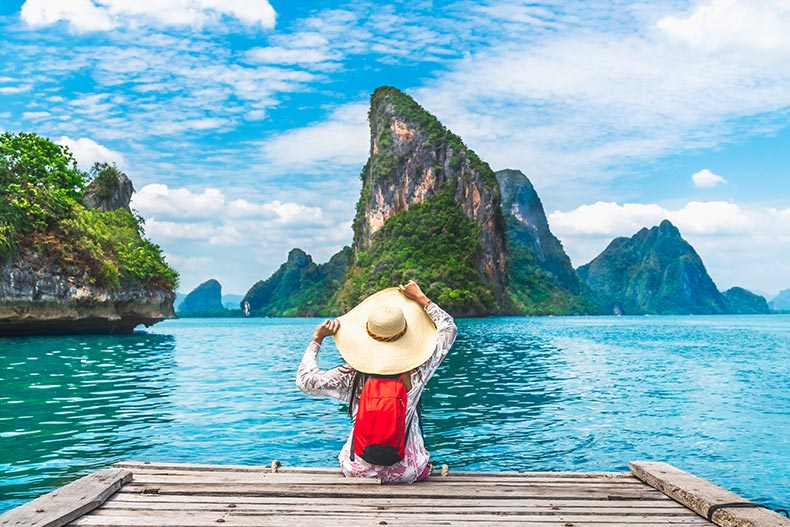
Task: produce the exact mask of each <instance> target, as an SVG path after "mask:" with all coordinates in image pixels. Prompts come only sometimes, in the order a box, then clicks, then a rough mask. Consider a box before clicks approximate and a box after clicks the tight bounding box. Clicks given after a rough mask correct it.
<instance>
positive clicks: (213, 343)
mask: <svg viewBox="0 0 790 527" xmlns="http://www.w3.org/2000/svg"><path fill="white" fill-rule="evenodd" d="M319 322H320V321H319V320H315V319H254V320H250V319H215V320H200V319H184V320H177V321H168V322H165V323H162V324H159V325H157V326H155V327H154V328H152V329H151V330H148V331H147V332H139V333H137V334H135V335H131V336H117V337H100V336H96V337H89V336H80V337H49V338H9V339H0V470H2V474H3V477H2V481H0V511H1V510H4V509H6V508H9V507H11V506H13V505H16V504H18V503H19V502H20V501H21V500H26V499H30V498H32V497H35V496H36V495H38V494H40V493H42V492H44V491H46V490H50V489H52V488H54V487H57V486H59V485H61V484H63V483H64V482H66V481H70V480H73V479H75V478H76V476H77V475H80V474H83V473H85V472H88V471H91V470H94V469H97V468H101V467H106V466H108V465H110V464H112V463H113V462H116V461H120V460H126V459H140V460H152V461H167V462H194V463H234V464H235V463H239V464H262V465H268V464H269V463H270V462H271V461H272V460H273V459H279V460H281V461H282V462H283V463H284V464H286V465H292V466H293V465H301V466H334V465H335V464H336V463H337V459H336V456H337V451H338V450H339V449H340V446H341V444H342V443H343V441H344V439H345V437H346V436H347V434H348V430H349V423H348V418H347V417H346V415H345V414H344V410H343V408H342V407H341V406H340V405H339V404H337V403H336V402H335V401H332V400H329V399H317V398H310V397H307V396H305V395H303V394H302V393H301V392H299V391H298V390H297V389H296V387H295V385H294V373H295V370H296V367H297V365H298V363H299V360H300V359H301V356H302V353H303V351H304V347H305V345H306V344H307V342H308V341H309V338H310V335H311V334H312V332H313V329H314V327H315V325H316V324H318V323H319ZM458 324H459V327H460V334H459V337H458V340H457V342H456V344H455V346H454V347H453V349H452V350H451V352H450V355H449V356H448V358H447V359H446V360H445V362H444V364H442V366H441V367H440V368H439V371H438V372H437V374H436V377H435V378H434V379H433V380H432V381H431V382H430V384H429V386H428V388H427V389H426V392H425V394H424V410H423V417H424V419H423V422H424V428H425V433H426V441H427V444H428V447H429V450H430V451H431V453H432V455H433V458H434V461H435V462H437V463H448V464H449V465H450V466H451V467H452V468H454V469H476V470H580V471H581V470H627V462H628V461H629V460H637V459H642V460H645V459H646V460H660V461H666V462H669V463H672V464H675V465H676V466H678V467H680V468H683V469H685V470H688V471H691V472H694V473H697V474H699V475H701V476H703V477H706V478H708V479H711V480H713V481H714V482H715V483H717V484H719V485H722V486H725V487H727V488H730V489H732V490H734V491H735V492H738V493H740V494H742V495H743V496H745V497H746V498H748V499H752V500H755V501H758V502H761V503H764V504H767V505H772V506H774V507H777V506H779V505H784V506H785V508H786V507H787V505H790V481H788V479H787V474H790V439H788V438H790V412H789V411H788V408H790V389H788V388H790V382H789V381H788V379H790V360H789V359H790V316H753V317H748V316H747V317H619V318H607V317H597V318H497V319H479V320H460V321H458ZM320 362H321V365H322V367H325V368H329V367H332V366H334V365H337V364H339V362H340V357H339V355H338V353H337V350H336V349H335V348H334V346H333V345H332V342H331V340H328V341H326V343H325V345H324V349H323V350H322V352H321V357H320Z"/></svg>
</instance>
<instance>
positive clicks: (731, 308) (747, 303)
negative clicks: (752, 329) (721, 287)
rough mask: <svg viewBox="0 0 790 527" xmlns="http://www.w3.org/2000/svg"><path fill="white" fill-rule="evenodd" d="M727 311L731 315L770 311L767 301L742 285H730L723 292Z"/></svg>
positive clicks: (761, 313) (762, 313)
mask: <svg viewBox="0 0 790 527" xmlns="http://www.w3.org/2000/svg"><path fill="white" fill-rule="evenodd" d="M723 295H724V300H725V302H726V303H727V313H729V314H732V315H764V314H768V313H770V312H771V310H770V308H769V307H768V301H767V300H766V299H765V298H764V297H762V296H760V295H756V294H754V293H752V292H751V291H748V290H746V289H744V288H742V287H731V288H730V289H727V290H726V291H724V293H723Z"/></svg>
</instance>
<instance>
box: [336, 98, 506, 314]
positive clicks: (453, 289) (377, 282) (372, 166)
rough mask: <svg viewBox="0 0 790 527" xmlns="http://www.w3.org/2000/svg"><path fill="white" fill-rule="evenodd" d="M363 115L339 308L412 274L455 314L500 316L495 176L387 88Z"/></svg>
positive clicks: (502, 272) (501, 248)
mask: <svg viewBox="0 0 790 527" xmlns="http://www.w3.org/2000/svg"><path fill="white" fill-rule="evenodd" d="M369 119H370V157H369V159H368V162H367V164H366V165H365V168H364V169H363V170H362V174H361V177H362V193H361V195H360V199H359V202H358V204H357V213H356V217H355V219H354V253H353V255H352V261H351V264H350V270H349V276H348V277H347V278H348V280H347V281H346V284H345V286H344V288H343V290H341V291H340V293H339V295H338V298H337V304H338V307H339V308H340V309H341V310H345V309H348V308H349V307H350V306H352V305H353V304H355V303H356V302H358V301H359V300H360V299H362V298H364V297H365V296H367V295H368V294H370V293H372V292H374V291H375V290H377V289H379V288H380V287H383V286H384V285H385V284H386V285H387V286H391V285H392V284H395V283H398V282H402V281H405V280H407V279H409V278H414V279H417V280H418V281H421V282H422V283H423V284H425V285H426V287H432V290H431V291H428V294H429V295H433V296H434V297H435V298H436V299H437V302H439V301H441V302H442V303H443V304H444V305H445V306H447V307H448V308H449V309H453V310H454V311H455V312H456V313H458V314H485V313H497V312H503V311H507V310H509V309H510V301H509V297H508V295H507V293H506V290H507V276H506V269H505V265H506V254H505V240H504V228H503V225H504V221H503V218H502V213H501V208H500V191H499V185H498V184H497V181H496V177H495V175H494V172H493V171H492V170H491V168H490V167H489V166H488V165H487V164H486V163H484V162H482V161H481V160H480V159H479V158H478V157H477V155H476V154H475V153H474V152H473V151H471V150H470V149H468V148H467V147H466V146H465V145H464V144H463V142H462V141H461V139H460V138H459V137H458V136H456V135H455V134H453V133H452V132H450V131H449V130H447V129H446V128H445V127H444V126H443V125H442V124H441V123H440V122H439V121H438V120H437V119H436V118H435V117H434V116H433V115H431V114H429V113H428V112H426V111H425V110H424V109H423V108H422V107H420V106H419V105H418V104H417V103H416V102H415V101H414V100H413V99H412V98H410V97H409V96H407V95H406V94H404V93H402V92H400V91H399V90H397V89H395V88H391V87H382V88H378V89H377V90H376V91H375V92H374V93H373V95H372V97H371V107H370V112H369ZM395 218H397V221H395V223H392V221H393V220H394V219H395ZM431 218H433V219H431ZM432 284H434V285H433V286H432Z"/></svg>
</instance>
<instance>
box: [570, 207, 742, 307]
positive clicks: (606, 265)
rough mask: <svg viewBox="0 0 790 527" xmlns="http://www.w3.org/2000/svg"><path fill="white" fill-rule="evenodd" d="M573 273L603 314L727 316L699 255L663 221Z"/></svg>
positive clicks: (611, 247) (616, 243) (623, 240)
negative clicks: (719, 314) (591, 295)
mask: <svg viewBox="0 0 790 527" xmlns="http://www.w3.org/2000/svg"><path fill="white" fill-rule="evenodd" d="M577 273H578V275H579V277H580V278H581V279H582V280H583V281H584V282H585V283H586V284H587V285H588V286H589V287H590V289H591V290H592V292H593V294H594V295H595V297H596V300H597V302H598V303H599V304H600V305H601V307H602V308H603V310H604V311H605V312H607V313H624V314H657V315H685V314H718V313H726V312H727V311H728V304H727V301H726V300H725V298H724V296H723V295H722V294H721V293H720V292H719V290H718V289H717V288H716V284H714V283H713V280H712V279H711V278H710V276H709V275H708V272H707V271H706V270H705V266H704V265H703V263H702V260H701V259H700V257H699V255H698V254H697V253H696V251H695V250H694V248H693V247H692V246H691V245H689V243H688V242H686V240H684V239H683V238H682V237H681V235H680V231H678V229H677V228H676V227H675V226H674V225H672V223H670V222H669V221H667V220H664V221H663V222H661V224H660V225H659V226H658V227H653V228H651V229H647V228H645V229H642V230H640V231H639V232H638V233H636V234H635V235H634V236H632V237H631V238H616V239H615V240H613V241H612V242H611V243H610V244H609V246H608V247H607V248H606V249H605V250H604V251H603V252H602V253H601V254H600V255H598V256H597V257H596V258H595V259H594V260H592V261H591V262H590V263H588V264H586V265H583V266H581V267H580V268H579V269H578V270H577ZM733 296H734V297H736V296H738V295H737V293H736V294H734V295H733Z"/></svg>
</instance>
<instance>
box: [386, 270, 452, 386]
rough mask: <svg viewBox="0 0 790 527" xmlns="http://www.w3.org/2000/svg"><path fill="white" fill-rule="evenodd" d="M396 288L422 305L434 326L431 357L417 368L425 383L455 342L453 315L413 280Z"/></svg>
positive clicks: (421, 379) (420, 377)
mask: <svg viewBox="0 0 790 527" xmlns="http://www.w3.org/2000/svg"><path fill="white" fill-rule="evenodd" d="M398 289H399V290H400V292H401V293H403V294H404V295H405V296H406V297H407V298H409V299H411V300H414V301H415V302H417V303H418V304H419V305H420V306H422V308H423V309H425V312H426V313H428V316H430V317H431V319H432V320H433V323H434V325H435V326H436V332H437V339H436V349H435V350H434V352H433V355H431V358H430V359H428V360H427V361H425V363H424V364H423V365H422V366H420V367H419V368H418V369H417V373H418V375H419V379H420V381H421V382H422V383H423V384H425V383H427V382H428V379H430V378H431V375H433V373H434V372H435V371H436V369H437V368H438V367H439V364H441V363H442V360H444V358H445V357H446V356H447V352H448V351H450V347H451V346H452V345H453V342H455V337H456V335H458V327H457V326H456V325H455V321H453V317H451V316H450V315H449V314H448V313H447V312H445V311H444V310H443V309H442V308H440V307H439V306H437V305H436V304H434V303H433V302H432V301H431V300H430V299H429V298H428V297H427V296H425V293H423V292H422V289H420V286H418V285H417V283H416V282H415V281H414V280H409V283H407V284H406V285H400V286H398Z"/></svg>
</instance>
